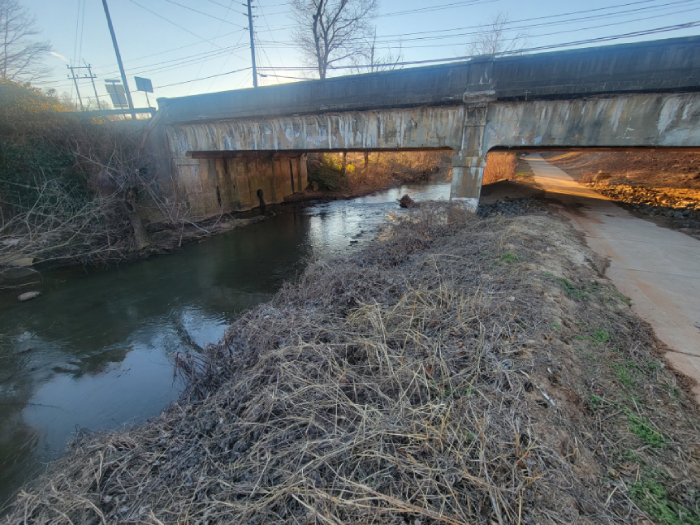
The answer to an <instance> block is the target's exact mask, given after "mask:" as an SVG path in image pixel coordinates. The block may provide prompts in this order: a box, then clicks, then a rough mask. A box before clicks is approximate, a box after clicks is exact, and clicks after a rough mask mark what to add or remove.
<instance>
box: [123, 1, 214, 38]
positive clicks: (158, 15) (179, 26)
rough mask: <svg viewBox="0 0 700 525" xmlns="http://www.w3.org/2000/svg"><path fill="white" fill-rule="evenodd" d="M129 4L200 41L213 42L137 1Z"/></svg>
mask: <svg viewBox="0 0 700 525" xmlns="http://www.w3.org/2000/svg"><path fill="white" fill-rule="evenodd" d="M129 2H131V3H132V4H135V5H137V6H139V7H140V8H141V9H144V10H146V11H148V12H149V13H151V14H152V15H155V16H157V17H158V18H160V19H161V20H165V21H166V22H168V23H169V24H172V25H174V26H175V27H178V28H180V29H182V30H183V31H185V32H187V33H189V34H190V35H192V36H196V37H197V38H199V39H200V40H204V41H205V42H211V40H206V39H205V38H202V37H201V36H199V35H198V34H196V33H193V32H192V31H190V30H189V29H187V28H186V27H182V26H181V25H180V24H176V23H175V22H173V21H172V20H168V19H167V18H165V17H164V16H161V15H160V14H158V13H156V12H155V11H151V10H150V9H149V8H147V7H144V6H142V5H141V4H139V3H138V2H136V1H135V0H129ZM214 45H215V46H217V47H221V46H219V45H218V44H214Z"/></svg>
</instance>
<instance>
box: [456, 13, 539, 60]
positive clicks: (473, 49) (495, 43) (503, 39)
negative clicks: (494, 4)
mask: <svg viewBox="0 0 700 525" xmlns="http://www.w3.org/2000/svg"><path fill="white" fill-rule="evenodd" d="M509 25H510V18H509V17H508V15H506V14H505V13H501V12H499V13H498V14H497V15H496V16H494V17H493V18H491V21H490V22H489V23H488V24H486V25H485V26H484V30H483V31H481V32H480V33H479V34H478V35H476V36H475V37H474V38H472V41H471V42H470V43H469V45H468V46H467V50H468V53H469V54H470V55H472V56H490V57H493V56H496V55H498V54H499V53H505V52H512V51H517V50H519V49H523V48H524V47H525V46H526V45H527V40H528V38H529V35H528V34H527V33H525V32H519V33H517V34H516V35H515V36H509V35H508V33H510V32H511V31H510V30H509V29H508V26H509Z"/></svg>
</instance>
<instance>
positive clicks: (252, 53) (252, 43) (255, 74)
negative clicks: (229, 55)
mask: <svg viewBox="0 0 700 525" xmlns="http://www.w3.org/2000/svg"><path fill="white" fill-rule="evenodd" d="M252 3H253V0H248V29H249V30H250V56H251V58H252V59H253V87H254V88H256V87H258V68H257V67H256V66H255V41H254V40H253V11H252V6H251V5H250V4H252Z"/></svg>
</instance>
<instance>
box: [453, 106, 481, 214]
mask: <svg viewBox="0 0 700 525" xmlns="http://www.w3.org/2000/svg"><path fill="white" fill-rule="evenodd" d="M487 111H488V107H487V104H486V103H484V102H483V101H481V100H479V101H478V102H476V103H474V104H473V105H471V106H468V107H467V111H466V113H465V118H464V129H463V133H462V149H461V150H460V151H458V152H456V154H455V156H454V157H452V187H451V189H450V199H452V200H460V201H463V202H464V203H465V205H466V206H467V207H468V208H469V209H470V210H472V211H476V209H477V208H478V206H479V196H480V195H481V182H482V180H483V178H484V168H485V167H486V151H485V145H484V129H485V128H486V115H487Z"/></svg>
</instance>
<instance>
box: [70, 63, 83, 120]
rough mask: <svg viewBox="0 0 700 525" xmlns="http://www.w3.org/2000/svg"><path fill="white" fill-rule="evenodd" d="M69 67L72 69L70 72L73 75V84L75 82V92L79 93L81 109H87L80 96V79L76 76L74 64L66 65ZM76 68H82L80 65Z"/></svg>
mask: <svg viewBox="0 0 700 525" xmlns="http://www.w3.org/2000/svg"><path fill="white" fill-rule="evenodd" d="M66 67H67V68H68V69H70V74H71V76H72V77H73V84H75V92H76V93H77V94H78V100H79V101H80V111H85V108H84V107H83V99H82V97H81V96H80V88H78V80H77V79H76V78H75V71H73V69H74V68H73V66H66ZM75 69H80V68H79V67H76V68H75Z"/></svg>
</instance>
